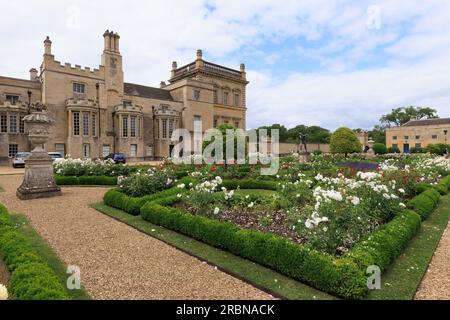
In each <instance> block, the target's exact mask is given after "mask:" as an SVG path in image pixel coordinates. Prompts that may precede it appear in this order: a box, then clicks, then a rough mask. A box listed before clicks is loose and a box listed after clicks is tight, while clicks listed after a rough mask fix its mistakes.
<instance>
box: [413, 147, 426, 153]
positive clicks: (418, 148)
mask: <svg viewBox="0 0 450 320" xmlns="http://www.w3.org/2000/svg"><path fill="white" fill-rule="evenodd" d="M409 152H410V153H426V152H427V150H426V149H424V148H421V147H412V148H411V149H409Z"/></svg>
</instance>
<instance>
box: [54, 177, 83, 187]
mask: <svg viewBox="0 0 450 320" xmlns="http://www.w3.org/2000/svg"><path fill="white" fill-rule="evenodd" d="M55 182H56V184H57V185H59V186H63V185H78V177H75V176H55Z"/></svg>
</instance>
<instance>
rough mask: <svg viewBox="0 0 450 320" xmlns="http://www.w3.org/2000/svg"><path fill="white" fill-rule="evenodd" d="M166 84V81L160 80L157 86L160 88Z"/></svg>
mask: <svg viewBox="0 0 450 320" xmlns="http://www.w3.org/2000/svg"><path fill="white" fill-rule="evenodd" d="M165 86H166V82H165V81H161V82H160V83H159V87H160V88H161V89H162V88H164V87H165Z"/></svg>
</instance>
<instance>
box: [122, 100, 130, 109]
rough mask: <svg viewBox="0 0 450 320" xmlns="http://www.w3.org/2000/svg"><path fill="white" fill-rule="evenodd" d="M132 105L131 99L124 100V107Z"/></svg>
mask: <svg viewBox="0 0 450 320" xmlns="http://www.w3.org/2000/svg"><path fill="white" fill-rule="evenodd" d="M130 106H131V101H129V100H123V107H124V108H126V107H130Z"/></svg>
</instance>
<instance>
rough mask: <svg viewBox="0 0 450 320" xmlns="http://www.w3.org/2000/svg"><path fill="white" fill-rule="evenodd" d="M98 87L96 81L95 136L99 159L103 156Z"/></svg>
mask: <svg viewBox="0 0 450 320" xmlns="http://www.w3.org/2000/svg"><path fill="white" fill-rule="evenodd" d="M99 88H100V84H99V83H98V82H97V83H96V84H95V90H96V100H97V119H98V120H97V121H98V125H97V137H98V148H99V151H98V157H99V158H100V159H102V158H103V154H102V140H101V134H102V130H101V127H100V124H101V123H102V122H101V121H100V99H99V93H98V92H99Z"/></svg>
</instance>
